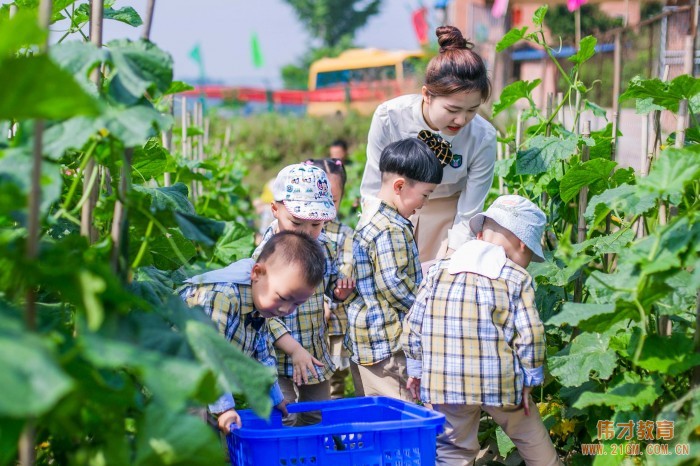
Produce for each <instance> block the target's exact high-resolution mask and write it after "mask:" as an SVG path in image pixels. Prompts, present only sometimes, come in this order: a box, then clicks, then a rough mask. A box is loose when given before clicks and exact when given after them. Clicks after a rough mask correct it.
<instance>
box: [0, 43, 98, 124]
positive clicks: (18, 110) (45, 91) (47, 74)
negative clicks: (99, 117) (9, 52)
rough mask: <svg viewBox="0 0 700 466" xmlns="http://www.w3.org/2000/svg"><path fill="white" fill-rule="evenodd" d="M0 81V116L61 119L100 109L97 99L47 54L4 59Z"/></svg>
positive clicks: (8, 118) (7, 118)
mask: <svg viewBox="0 0 700 466" xmlns="http://www.w3.org/2000/svg"><path fill="white" fill-rule="evenodd" d="M39 76H40V77H41V79H37V77H39ZM0 83H2V86H0V120H22V119H30V118H46V119H50V120H63V119H66V118H70V117H72V116H76V115H96V114H98V113H99V104H98V102H97V101H96V100H95V99H93V98H92V97H91V96H89V95H88V94H86V93H85V91H83V89H82V88H81V87H80V85H78V83H76V82H75V79H73V76H72V75H71V74H69V73H68V72H67V71H64V70H62V69H61V68H59V67H58V66H57V65H56V64H55V63H54V62H53V61H52V60H51V59H50V58H49V57H48V56H46V55H33V56H29V57H22V58H10V59H7V60H5V61H4V62H3V64H2V66H1V67H0Z"/></svg>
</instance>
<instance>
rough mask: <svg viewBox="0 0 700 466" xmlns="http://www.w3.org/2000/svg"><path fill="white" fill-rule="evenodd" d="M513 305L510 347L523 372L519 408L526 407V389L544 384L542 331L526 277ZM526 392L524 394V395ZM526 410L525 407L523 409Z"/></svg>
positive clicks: (532, 291)
mask: <svg viewBox="0 0 700 466" xmlns="http://www.w3.org/2000/svg"><path fill="white" fill-rule="evenodd" d="M514 301H515V302H514V303H513V307H514V310H515V316H514V317H515V330H516V335H515V338H514V339H513V348H515V352H516V355H517V357H518V360H519V361H520V366H521V367H522V369H523V386H524V387H525V388H527V389H528V390H525V388H524V389H523V398H524V399H523V406H525V405H527V401H526V400H527V397H526V395H528V396H529V391H530V390H529V387H534V386H537V385H540V384H542V382H544V356H545V350H546V348H545V332H544V325H542V321H541V320H540V315H539V313H538V312H537V307H536V305H535V291H534V289H533V287H532V277H530V276H529V275H528V276H527V278H526V279H525V280H524V281H523V283H522V288H521V290H520V295H519V296H517V297H516V299H515V300H514ZM526 392H527V393H526ZM526 411H529V408H528V409H527V410H526Z"/></svg>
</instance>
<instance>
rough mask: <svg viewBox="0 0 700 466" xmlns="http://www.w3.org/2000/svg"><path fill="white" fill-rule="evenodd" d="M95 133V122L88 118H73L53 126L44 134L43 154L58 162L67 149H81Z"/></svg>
mask: <svg viewBox="0 0 700 466" xmlns="http://www.w3.org/2000/svg"><path fill="white" fill-rule="evenodd" d="M96 132H97V125H96V124H95V120H93V119H92V118H89V117H74V118H71V119H69V120H66V121H64V122H61V123H57V124H54V125H52V126H51V127H49V128H48V129H47V130H46V131H45V132H44V139H43V143H44V154H46V156H47V157H49V158H50V159H53V160H59V159H60V158H61V157H62V156H63V154H64V153H65V152H66V151H67V150H68V149H76V150H78V149H81V148H82V147H83V146H84V145H85V143H86V142H88V141H89V140H90V138H91V137H92V136H93V135H94V134H95V133H96ZM30 143H33V140H32V141H30Z"/></svg>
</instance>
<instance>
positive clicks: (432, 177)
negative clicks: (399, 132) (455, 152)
mask: <svg viewBox="0 0 700 466" xmlns="http://www.w3.org/2000/svg"><path fill="white" fill-rule="evenodd" d="M379 171H380V172H381V173H382V174H384V173H395V174H397V175H399V176H403V177H405V178H408V179H409V180H412V181H418V182H421V183H434V184H440V183H441V182H442V165H440V161H439V160H438V158H437V157H436V156H435V153H434V152H433V151H432V150H431V149H430V147H428V145H427V144H426V143H424V142H423V141H421V140H420V139H418V138H406V139H401V140H400V141H396V142H392V143H391V144H389V145H388V146H386V147H385V148H384V150H383V151H382V155H381V156H380V157H379Z"/></svg>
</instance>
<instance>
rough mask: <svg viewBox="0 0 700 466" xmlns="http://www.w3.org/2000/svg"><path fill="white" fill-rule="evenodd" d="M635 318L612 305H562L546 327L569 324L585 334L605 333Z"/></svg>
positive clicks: (628, 312)
mask: <svg viewBox="0 0 700 466" xmlns="http://www.w3.org/2000/svg"><path fill="white" fill-rule="evenodd" d="M633 317H637V316H636V315H635V314H633V313H631V312H630V311H629V310H622V311H620V310H618V311H616V310H615V305H614V304H589V303H564V306H563V307H562V310H561V312H560V313H559V314H556V315H554V316H552V317H551V318H550V319H549V320H548V321H547V325H555V326H560V325H562V324H569V325H571V326H572V327H578V328H580V329H581V330H583V331H586V332H605V331H606V330H608V329H609V328H611V327H612V326H613V325H614V324H615V323H616V322H619V321H621V320H625V319H630V318H633Z"/></svg>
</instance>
